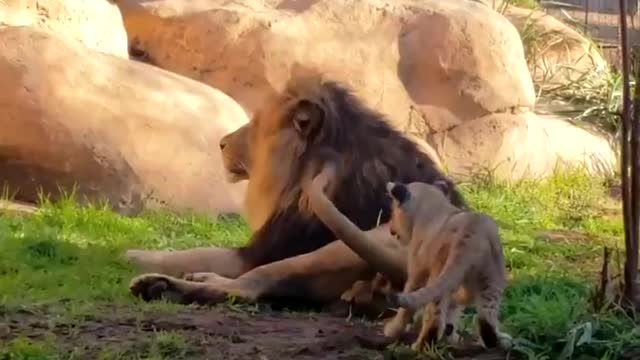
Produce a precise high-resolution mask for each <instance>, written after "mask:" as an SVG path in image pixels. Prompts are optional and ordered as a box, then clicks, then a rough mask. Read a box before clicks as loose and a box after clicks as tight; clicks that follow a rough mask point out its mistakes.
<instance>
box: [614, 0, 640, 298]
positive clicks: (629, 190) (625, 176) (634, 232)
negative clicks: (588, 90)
mask: <svg viewBox="0 0 640 360" xmlns="http://www.w3.org/2000/svg"><path fill="white" fill-rule="evenodd" d="M619 4H620V9H619V10H620V43H621V44H620V45H621V50H622V127H621V128H622V136H621V140H620V141H621V144H620V145H621V156H620V157H621V164H620V167H621V169H620V170H621V175H622V210H623V221H624V240H625V248H626V260H625V266H624V285H625V289H624V298H625V303H626V305H634V304H635V303H636V301H637V299H636V294H637V291H636V289H635V288H636V286H637V284H636V278H637V275H638V220H637V219H638V218H637V215H638V206H637V202H638V199H637V196H638V179H637V174H636V173H637V166H636V165H637V158H638V154H637V151H638V148H637V146H638V138H637V136H636V135H637V133H638V129H637V128H638V126H634V125H636V124H637V121H631V116H632V114H631V94H630V83H629V70H630V69H629V40H628V31H627V0H620V1H619ZM639 95H640V94H638V95H636V96H635V97H634V100H637V101H638V104H640V99H638V96H639ZM633 115H640V106H637V107H636V108H635V109H634V114H633ZM634 123H635V124H634ZM634 130H635V131H634ZM630 135H633V136H631V138H632V139H635V140H633V144H634V145H635V149H633V148H632V147H631V143H630V141H629V138H630ZM633 150H635V154H634V153H633ZM630 153H631V154H630ZM629 155H631V156H629ZM630 160H635V161H634V162H631V161H630ZM630 162H631V164H630ZM630 167H631V168H633V170H632V172H631V174H630V170H631V169H630ZM630 180H631V181H630ZM632 185H635V188H634V187H633V186H632ZM632 195H633V196H635V198H632ZM634 202H635V203H636V204H634Z"/></svg>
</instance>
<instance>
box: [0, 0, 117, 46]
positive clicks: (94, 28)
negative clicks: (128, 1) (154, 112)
mask: <svg viewBox="0 0 640 360" xmlns="http://www.w3.org/2000/svg"><path fill="white" fill-rule="evenodd" d="M3 25H5V26H27V25H28V26H34V27H37V28H40V29H42V30H46V31H49V32H51V33H53V34H55V35H56V36H67V37H69V38H71V39H75V40H78V41H80V42H81V43H82V44H84V45H85V46H86V47H88V48H90V49H93V50H97V51H102V52H105V53H109V54H113V55H117V56H120V57H124V58H128V57H129V53H128V45H127V32H126V31H125V29H124V25H123V24H122V16H121V15H120V10H118V7H117V6H116V5H114V4H113V3H111V2H109V1H107V0H2V1H0V27H1V26H3Z"/></svg>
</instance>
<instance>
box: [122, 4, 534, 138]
mask: <svg viewBox="0 0 640 360" xmlns="http://www.w3.org/2000/svg"><path fill="white" fill-rule="evenodd" d="M118 6H119V7H120V9H121V12H122V14H123V18H124V23H125V27H126V28H127V32H128V34H129V37H130V41H131V46H132V47H133V48H135V49H136V50H137V51H138V52H139V53H140V54H141V55H143V56H144V57H145V58H146V59H147V60H148V61H149V62H151V63H153V64H155V65H157V66H159V67H162V68H164V69H167V70H170V71H174V72H176V73H179V74H181V75H184V76H188V77H190V78H193V79H196V80H199V81H202V82H204V83H207V84H209V85H212V86H214V87H216V88H219V89H221V90H223V91H224V92H226V93H227V94H229V95H230V96H232V97H233V98H234V99H236V100H237V101H238V102H239V103H240V104H241V105H242V106H243V107H244V108H245V109H246V110H247V111H248V112H253V111H255V110H256V108H257V107H259V106H260V104H261V103H262V101H263V99H264V98H265V95H267V94H269V93H270V92H272V91H275V90H277V89H279V88H280V87H281V86H282V84H283V83H284V82H285V81H286V80H287V78H288V77H289V74H290V71H291V69H292V67H293V66H294V65H295V64H302V65H305V66H308V67H312V68H316V69H320V70H322V71H323V72H324V73H325V74H327V76H328V77H330V78H332V79H336V80H339V81H342V82H345V83H347V84H349V85H350V86H351V87H353V88H354V89H355V92H356V93H357V94H358V95H359V96H361V97H362V98H363V99H364V100H365V101H366V102H367V103H368V104H369V105H371V106H373V107H374V108H376V109H378V110H379V111H381V112H383V113H385V114H387V115H389V117H390V121H391V122H392V123H393V124H395V125H396V126H398V127H399V128H401V129H403V130H406V131H407V132H410V133H413V134H415V135H417V136H420V137H421V138H423V139H424V138H425V135H426V134H427V133H430V132H433V131H441V130H444V129H449V128H451V127H453V126H455V125H457V124H461V123H464V122H465V121H469V120H472V119H476V118H479V117H482V116H486V115H488V114H492V113H496V112H504V111H516V112H521V111H525V110H526V109H529V108H532V107H533V105H534V102H535V93H534V90H533V84H532V82H531V77H530V75H529V72H528V70H527V66H526V62H525V59H524V52H523V48H522V44H521V41H520V37H519V35H518V32H517V31H516V29H515V28H514V26H513V25H512V24H511V23H510V22H509V21H508V20H507V19H506V18H504V17H503V16H502V15H500V14H498V13H497V12H495V11H493V10H492V9H491V8H490V7H488V6H486V5H484V4H482V3H479V2H477V1H441V0H423V1H413V0H306V1H292V0H264V1H263V0H239V1H233V2H231V1H229V2H221V1H215V0H201V1H189V0H144V1H142V0H121V1H119V2H118Z"/></svg>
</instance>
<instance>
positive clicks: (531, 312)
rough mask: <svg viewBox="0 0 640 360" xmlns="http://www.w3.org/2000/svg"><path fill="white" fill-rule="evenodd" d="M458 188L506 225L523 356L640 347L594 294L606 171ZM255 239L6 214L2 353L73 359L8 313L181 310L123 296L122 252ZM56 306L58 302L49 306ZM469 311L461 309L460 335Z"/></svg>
mask: <svg viewBox="0 0 640 360" xmlns="http://www.w3.org/2000/svg"><path fill="white" fill-rule="evenodd" d="M462 187H463V189H464V192H465V194H466V196H467V197H468V199H469V201H470V202H471V204H472V205H473V206H474V207H476V208H478V209H480V210H484V211H487V212H488V213H490V214H492V215H493V216H495V217H496V218H497V220H498V221H499V223H500V225H501V228H502V235H503V238H504V244H505V253H506V257H507V262H508V267H509V270H510V274H511V277H512V280H511V282H510V286H509V288H508V291H507V294H506V299H505V302H504V303H503V306H502V314H501V316H502V319H503V323H504V325H503V328H504V329H505V330H506V331H507V332H509V333H510V334H511V335H513V336H514V338H515V339H516V349H517V351H518V352H520V353H521V354H524V355H525V358H528V359H554V360H555V359H614V358H617V356H618V355H619V354H621V353H622V352H623V351H625V350H628V349H629V348H630V347H631V346H633V344H636V346H637V344H640V326H638V324H637V323H635V322H634V319H632V318H630V317H629V316H628V315H625V314H624V313H622V312H621V311H620V310H618V309H617V308H615V307H608V308H604V309H594V308H593V306H592V304H591V302H590V298H591V295H592V292H593V287H594V285H595V284H596V283H597V281H596V280H597V274H598V271H599V269H600V267H601V254H602V249H603V246H610V247H614V248H615V247H620V245H621V242H620V241H621V239H622V231H623V230H622V221H621V218H620V216H619V214H618V212H617V209H618V208H619V203H618V202H616V201H614V200H612V199H610V198H609V197H608V189H607V188H606V187H605V185H604V181H602V179H596V178H592V177H589V176H587V175H586V174H584V173H583V172H581V171H577V170H576V171H572V172H564V173H558V174H556V175H554V176H552V177H551V178H549V179H547V180H523V181H518V182H512V183H505V182H496V181H494V180H492V179H491V178H490V177H484V178H483V177H478V179H477V180H475V181H474V182H472V183H468V184H462ZM0 211H1V210H0ZM248 235H249V233H248V229H247V227H246V225H245V224H244V222H242V221H241V220H238V219H230V218H227V219H210V218H207V217H202V216H195V215H182V216H178V215H172V214H168V213H161V212H149V213H145V214H143V215H141V216H139V217H123V216H119V215H116V214H114V213H112V212H110V211H109V210H107V209H106V208H101V207H98V206H90V207H83V208H81V207H79V206H77V205H76V204H75V203H74V202H73V201H72V200H71V199H68V200H64V201H61V202H58V203H55V204H54V203H49V202H46V203H45V204H44V205H43V207H42V208H41V210H40V211H38V212H36V213H34V214H32V215H27V216H24V215H17V214H14V213H0V359H2V360H8V359H12V360H13V359H69V358H73V357H72V356H70V355H69V354H70V352H69V350H68V349H67V350H61V349H62V348H61V343H60V341H56V339H55V336H53V335H52V334H51V333H50V332H48V330H47V328H43V329H39V330H38V331H39V332H40V336H37V337H33V336H29V337H25V336H23V335H24V334H11V335H10V336H6V335H4V336H3V328H2V319H3V317H2V314H8V313H15V312H17V311H42V316H43V318H49V319H51V318H53V319H54V320H50V321H54V322H55V323H56V324H61V323H64V324H67V325H65V326H69V327H70V330H69V331H74V330H73V324H74V323H77V321H78V319H82V318H86V317H87V316H93V317H96V316H98V317H99V316H100V314H101V312H102V311H103V310H101V309H103V308H104V306H107V305H108V306H112V307H113V306H116V308H117V307H122V308H126V309H132V310H133V312H136V313H137V312H143V311H147V310H153V311H160V312H164V313H171V312H174V311H176V309H178V308H180V307H179V306H177V305H171V304H167V303H162V302H160V303H152V304H148V303H143V302H141V301H139V300H137V299H133V298H132V297H131V296H130V295H129V294H128V292H127V288H126V285H127V282H128V281H129V279H130V278H131V276H133V275H134V271H133V269H132V268H131V267H130V266H129V265H128V264H127V263H126V262H125V261H124V260H123V259H122V254H123V253H124V251H125V249H127V248H131V247H142V248H187V247H194V246H206V245H209V244H211V245H224V246H233V245H239V244H240V242H241V241H244V240H246V239H247V238H248ZM56 304H57V305H60V304H63V306H61V307H60V308H61V309H62V310H60V308H58V310H56V311H55V312H53V310H51V311H49V310H46V309H47V306H55V305H56ZM43 306H44V307H43ZM42 309H45V310H42ZM48 311H49V312H48ZM471 316H472V313H467V314H465V317H464V319H463V321H464V324H465V326H464V328H465V331H471ZM57 326H60V325H57ZM52 336H53V337H52ZM141 344H142V345H141ZM132 346H133V345H132ZM80 358H81V357H80ZM99 358H101V359H124V358H127V359H128V358H146V359H177V358H189V341H188V339H187V338H186V337H184V336H183V335H181V334H180V333H178V332H154V333H152V335H150V336H149V337H147V338H145V339H141V343H139V344H137V345H136V346H135V347H131V348H127V347H126V346H125V345H121V344H118V345H117V346H106V345H105V349H104V350H103V351H102V353H101V354H100V356H99Z"/></svg>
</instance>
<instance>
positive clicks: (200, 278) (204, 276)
mask: <svg viewBox="0 0 640 360" xmlns="http://www.w3.org/2000/svg"><path fill="white" fill-rule="evenodd" d="M182 279H183V280H187V281H194V282H214V281H216V280H218V279H220V275H218V274H216V273H208V272H195V273H185V274H183V275H182Z"/></svg>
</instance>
